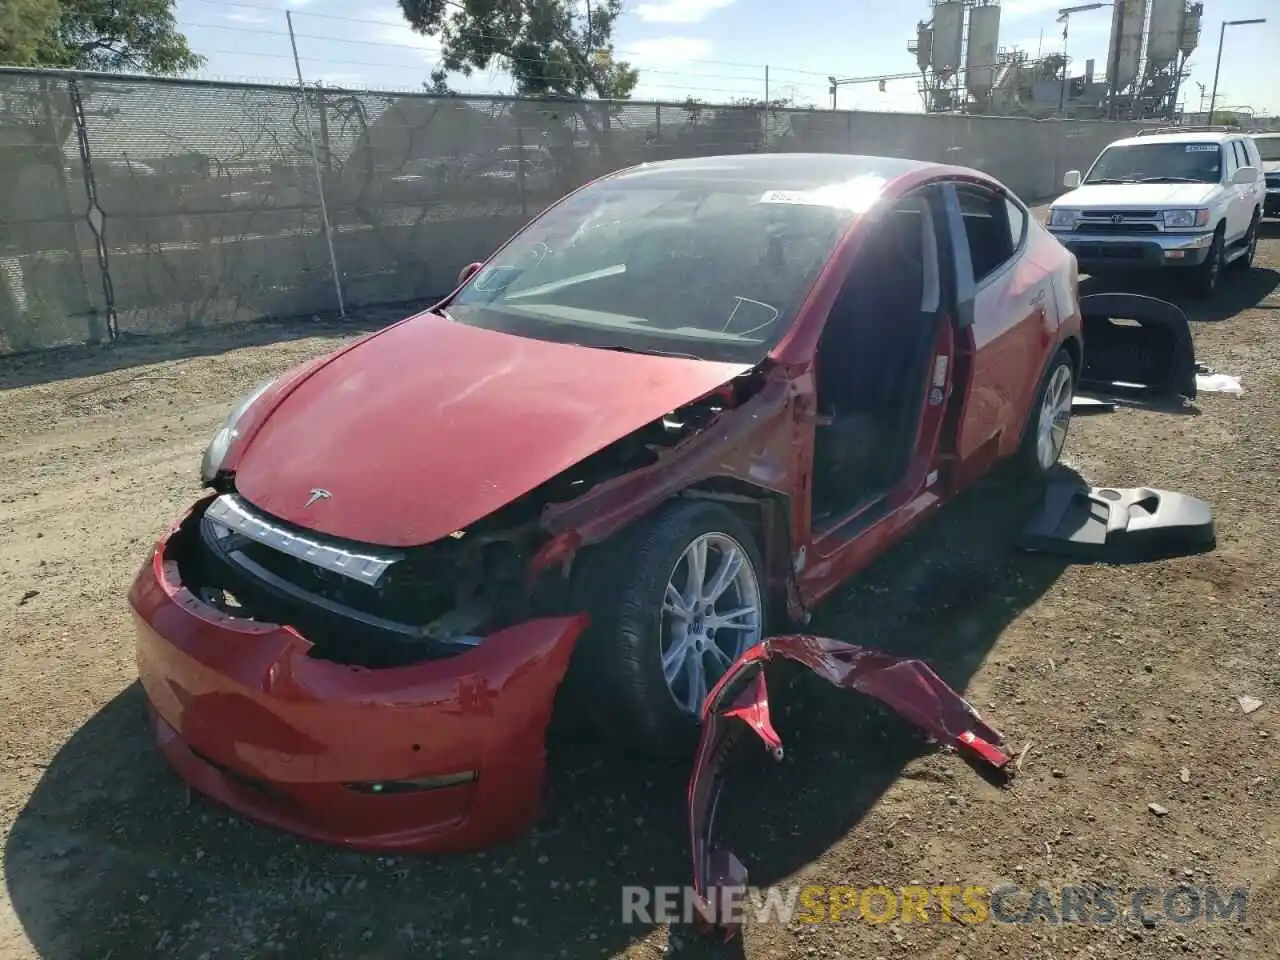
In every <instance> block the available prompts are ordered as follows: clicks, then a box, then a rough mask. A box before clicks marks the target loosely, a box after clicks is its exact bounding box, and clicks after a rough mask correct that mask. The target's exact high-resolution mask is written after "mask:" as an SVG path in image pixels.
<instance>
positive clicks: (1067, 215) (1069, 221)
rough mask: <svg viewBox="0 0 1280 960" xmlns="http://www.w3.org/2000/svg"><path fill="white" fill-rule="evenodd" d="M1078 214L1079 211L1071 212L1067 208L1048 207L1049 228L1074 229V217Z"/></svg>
mask: <svg viewBox="0 0 1280 960" xmlns="http://www.w3.org/2000/svg"><path fill="white" fill-rule="evenodd" d="M1079 214H1080V211H1079V210H1072V209H1070V208H1069V207H1050V208H1049V226H1051V227H1074V226H1075V225H1076V217H1077V216H1079Z"/></svg>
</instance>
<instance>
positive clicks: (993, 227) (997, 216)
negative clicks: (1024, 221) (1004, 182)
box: [956, 186, 1021, 283]
mask: <svg viewBox="0 0 1280 960" xmlns="http://www.w3.org/2000/svg"><path fill="white" fill-rule="evenodd" d="M956 195H957V197H958V198H959V200H960V215H961V217H963V219H964V232H965V237H966V238H967V239H968V241H969V259H970V261H971V262H972V263H973V279H974V281H975V282H977V283H981V282H982V281H983V280H984V279H986V278H987V277H989V276H991V274H993V273H995V272H996V271H997V270H999V269H1000V268H1001V267H1002V266H1004V265H1005V264H1006V263H1007V262H1008V261H1009V260H1010V259H1011V258H1012V257H1013V252H1014V243H1013V237H1012V232H1011V230H1010V223H1009V212H1008V209H1007V204H1006V202H1005V200H1004V198H1003V197H1000V196H997V195H996V194H994V193H992V192H990V191H989V190H983V189H982V188H980V187H970V186H963V187H961V186H957V187H956ZM1019 236H1021V232H1019Z"/></svg>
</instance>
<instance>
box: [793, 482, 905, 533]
mask: <svg viewBox="0 0 1280 960" xmlns="http://www.w3.org/2000/svg"><path fill="white" fill-rule="evenodd" d="M894 489H895V488H894V487H888V488H886V489H885V490H883V491H881V492H879V493H873V494H870V495H868V496H866V497H864V498H863V499H862V500H861V501H859V502H858V503H857V504H856V505H855V506H854V507H853V508H852V509H850V510H847V511H845V512H843V513H837V514H834V515H828V516H824V517H821V518H820V519H818V520H817V521H816V522H815V523H814V524H813V525H812V535H813V536H814V537H815V538H817V537H826V536H829V535H831V534H833V533H836V532H839V533H840V535H841V536H842V537H843V538H844V539H846V540H852V539H853V538H854V537H856V536H857V535H858V534H860V533H862V531H863V530H866V529H867V527H870V526H871V525H873V524H875V523H878V522H879V521H881V520H883V519H884V518H885V517H886V516H888V515H889V514H890V513H891V512H892V511H891V508H890V504H891V502H892V500H893V491H894Z"/></svg>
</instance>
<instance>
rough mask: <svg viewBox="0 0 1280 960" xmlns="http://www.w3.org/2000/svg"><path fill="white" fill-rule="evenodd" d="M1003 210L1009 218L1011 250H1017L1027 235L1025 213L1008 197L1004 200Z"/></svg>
mask: <svg viewBox="0 0 1280 960" xmlns="http://www.w3.org/2000/svg"><path fill="white" fill-rule="evenodd" d="M1004 209H1005V215H1006V216H1008V218H1009V238H1010V239H1011V240H1012V241H1013V249H1014V250H1017V249H1018V248H1019V247H1020V246H1022V238H1023V237H1025V236H1026V235H1027V212H1026V211H1025V210H1023V209H1022V208H1021V207H1020V206H1018V205H1017V204H1016V203H1014V202H1013V201H1012V200H1010V199H1009V198H1008V197H1005V198H1004Z"/></svg>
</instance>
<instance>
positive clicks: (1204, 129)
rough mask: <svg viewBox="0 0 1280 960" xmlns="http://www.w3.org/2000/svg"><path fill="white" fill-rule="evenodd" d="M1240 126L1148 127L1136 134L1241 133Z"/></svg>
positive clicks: (1143, 135)
mask: <svg viewBox="0 0 1280 960" xmlns="http://www.w3.org/2000/svg"><path fill="white" fill-rule="evenodd" d="M1241 132H1243V131H1242V130H1241V129H1240V127H1231V126H1226V125H1224V124H1219V125H1217V126H1185V127H1148V128H1147V129H1145V130H1139V131H1138V132H1137V134H1136V136H1139V137H1152V136H1156V135H1163V134H1166V133H1241Z"/></svg>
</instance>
